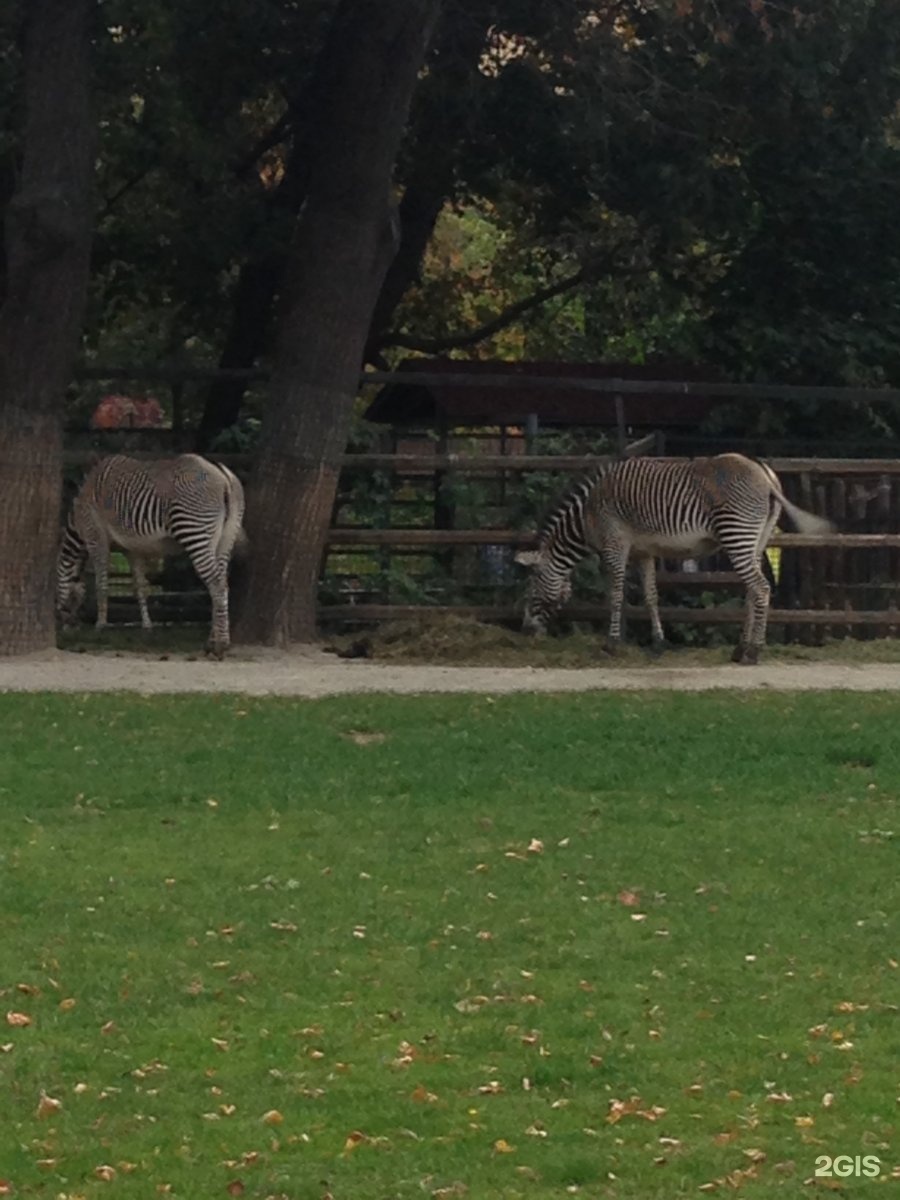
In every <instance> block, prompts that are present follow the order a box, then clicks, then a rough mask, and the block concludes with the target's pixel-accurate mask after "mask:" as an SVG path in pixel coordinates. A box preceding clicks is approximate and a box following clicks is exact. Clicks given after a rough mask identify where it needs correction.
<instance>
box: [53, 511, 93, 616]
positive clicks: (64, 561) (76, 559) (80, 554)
mask: <svg viewBox="0 0 900 1200" xmlns="http://www.w3.org/2000/svg"><path fill="white" fill-rule="evenodd" d="M87 557H88V553H87V546H85V544H84V539H83V538H82V537H81V535H80V534H79V533H78V532H77V531H76V529H75V527H74V525H73V524H72V522H71V521H69V522H68V524H67V525H66V530H65V533H64V534H63V539H62V542H61V544H60V547H59V555H58V557H57V560H56V611H57V613H58V614H59V616H60V618H61V620H62V622H63V624H64V625H73V624H74V623H75V619H76V617H77V616H78V610H79V609H80V608H81V605H82V602H83V601H84V594H85V582H84V568H85V565H86V563H87Z"/></svg>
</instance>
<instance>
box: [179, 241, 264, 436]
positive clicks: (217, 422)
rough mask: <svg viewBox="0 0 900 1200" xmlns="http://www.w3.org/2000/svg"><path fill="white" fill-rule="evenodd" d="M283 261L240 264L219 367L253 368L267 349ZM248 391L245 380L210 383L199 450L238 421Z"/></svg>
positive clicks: (259, 261)
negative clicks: (273, 305) (273, 306)
mask: <svg viewBox="0 0 900 1200" xmlns="http://www.w3.org/2000/svg"><path fill="white" fill-rule="evenodd" d="M282 263H283V259H282V258H280V257H279V258H276V257H274V256H272V255H269V256H267V257H266V258H252V259H249V260H248V261H247V262H245V263H244V264H243V266H242V267H241V270H240V274H239V276H238V281H237V284H236V285H235V291H234V298H233V300H232V312H231V323H230V325H229V327H228V333H227V334H226V336H225V346H224V348H223V350H222V353H221V355H220V356H219V366H220V367H223V368H224V367H252V366H254V365H255V364H256V360H257V359H258V358H259V356H260V355H261V354H262V353H263V351H264V350H265V347H266V341H267V338H268V332H269V325H270V323H271V319H272V304H273V302H274V299H275V293H276V291H277V290H278V283H279V281H280V279H281V269H282ZM246 390H247V384H246V382H245V381H244V380H242V379H216V380H213V382H212V383H211V384H210V385H209V389H208V390H207V393H206V400H205V401H204V405H203V416H202V417H201V419H200V424H199V425H198V427H197V434H196V437H195V439H194V449H195V450H196V451H197V452H198V453H200V454H205V453H206V451H207V450H208V449H209V447H210V446H211V444H212V443H213V442H214V441H215V439H216V438H217V437H218V435H219V434H220V433H221V432H222V431H223V430H225V429H228V427H229V426H230V425H235V424H236V423H237V421H238V420H239V419H240V415H241V406H242V404H243V402H244V393H245V392H246Z"/></svg>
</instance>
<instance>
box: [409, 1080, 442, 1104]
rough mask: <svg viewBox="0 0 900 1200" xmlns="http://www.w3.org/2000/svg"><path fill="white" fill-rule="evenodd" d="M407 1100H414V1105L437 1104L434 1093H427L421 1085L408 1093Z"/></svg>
mask: <svg viewBox="0 0 900 1200" xmlns="http://www.w3.org/2000/svg"><path fill="white" fill-rule="evenodd" d="M409 1098H410V1100H414V1101H415V1102H416V1104H437V1100H438V1098H437V1096H436V1095H435V1094H434V1092H429V1091H428V1089H427V1088H426V1087H425V1086H424V1085H423V1084H421V1083H420V1084H419V1086H418V1087H417V1088H415V1089H414V1090H413V1091H412V1092H411V1093H410V1097H409Z"/></svg>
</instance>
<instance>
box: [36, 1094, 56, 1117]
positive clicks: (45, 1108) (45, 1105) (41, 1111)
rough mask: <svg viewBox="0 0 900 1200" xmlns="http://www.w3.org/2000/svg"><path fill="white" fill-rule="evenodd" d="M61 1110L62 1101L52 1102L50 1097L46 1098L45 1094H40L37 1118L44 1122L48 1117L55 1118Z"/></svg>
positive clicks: (52, 1099)
mask: <svg viewBox="0 0 900 1200" xmlns="http://www.w3.org/2000/svg"><path fill="white" fill-rule="evenodd" d="M61 1110H62V1100H54V1098H53V1097H52V1096H48V1095H47V1093H46V1092H41V1098H40V1100H39V1101H38V1106H37V1116H38V1117H39V1118H40V1119H41V1120H42V1121H46V1120H47V1119H48V1118H49V1117H55V1116H56V1114H57V1113H58V1112H60V1111H61Z"/></svg>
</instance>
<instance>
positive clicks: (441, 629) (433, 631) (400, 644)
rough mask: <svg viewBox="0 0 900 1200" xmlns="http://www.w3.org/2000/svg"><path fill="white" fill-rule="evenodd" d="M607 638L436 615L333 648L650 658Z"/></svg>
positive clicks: (575, 663) (594, 661) (604, 662)
mask: <svg viewBox="0 0 900 1200" xmlns="http://www.w3.org/2000/svg"><path fill="white" fill-rule="evenodd" d="M603 640H604V639H603V635H602V634H600V633H595V632H593V631H585V630H581V631H579V630H576V631H575V632H573V633H571V634H568V635H567V636H565V637H542V638H534V637H528V636H526V635H525V634H523V633H520V632H519V631H518V630H513V629H509V628H506V627H504V626H502V625H489V624H486V623H484V622H481V621H474V620H471V619H470V618H466V617H454V616H446V615H435V616H433V617H416V618H411V619H408V620H397V621H387V622H385V624H383V625H381V626H379V627H378V628H376V629H373V630H370V631H368V632H365V633H355V634H345V635H342V636H340V637H336V638H332V639H330V641H329V644H328V648H329V649H333V650H335V651H336V652H337V653H338V654H341V655H342V656H344V657H348V658H352V657H366V658H371V659H375V660H376V661H378V662H409V663H415V662H428V663H443V664H455V665H459V666H491V665H493V666H503V667H588V666H591V667H598V666H631V665H637V664H639V663H642V662H645V661H646V654H645V653H644V652H643V651H641V650H639V649H637V648H635V647H629V648H627V649H626V650H625V651H623V653H622V654H620V655H616V656H615V657H611V656H610V655H608V654H606V653H605V651H604V649H603Z"/></svg>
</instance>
